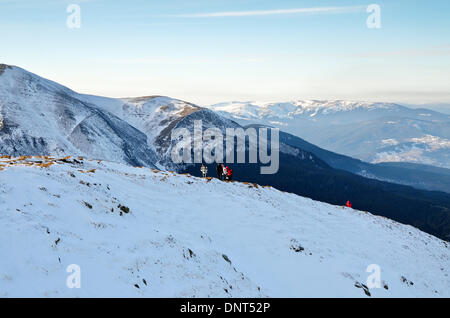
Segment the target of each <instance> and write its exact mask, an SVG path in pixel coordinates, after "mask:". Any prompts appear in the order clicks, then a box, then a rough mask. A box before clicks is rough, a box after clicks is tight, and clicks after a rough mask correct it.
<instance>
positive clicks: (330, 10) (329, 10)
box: [169, 6, 365, 18]
mask: <svg viewBox="0 0 450 318" xmlns="http://www.w3.org/2000/svg"><path fill="white" fill-rule="evenodd" d="M363 9H365V7H364V6H347V7H315V8H295V9H276V10H256V11H225V12H208V13H191V14H176V15H169V17H175V18H217V17H248V16H268V15H282V14H338V13H352V12H359V11H362V10H363Z"/></svg>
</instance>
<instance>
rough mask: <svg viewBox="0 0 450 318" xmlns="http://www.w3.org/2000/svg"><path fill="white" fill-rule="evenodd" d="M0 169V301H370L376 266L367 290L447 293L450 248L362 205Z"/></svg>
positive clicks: (123, 169) (86, 165) (113, 171)
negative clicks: (77, 279) (77, 283)
mask: <svg viewBox="0 0 450 318" xmlns="http://www.w3.org/2000/svg"><path fill="white" fill-rule="evenodd" d="M74 159H76V161H75V160H74ZM64 161H65V162H64ZM0 170H1V171H0V296H1V297H14V296H19V297H22V296H33V297H34V296H36V297H41V296H44V297H72V296H73V297H79V296H87V297H98V296H106V297H108V296H119V297H129V296H135V297H140V296H147V297H148V296H150V297H160V296H169V297H172V296H176V297H265V296H270V297H276V296H287V297H309V296H324V297H336V296H342V297H368V296H367V295H366V293H365V292H364V289H363V288H358V287H356V286H361V284H366V280H367V277H368V276H369V275H370V273H367V272H366V268H367V266H368V265H370V264H377V265H379V266H380V268H381V280H382V286H381V288H373V289H370V290H369V292H370V294H371V296H372V297H398V296H401V297H417V296H424V297H436V296H437V297H444V296H445V297H449V296H450V277H449V274H450V247H449V246H448V243H446V242H444V241H441V240H439V239H437V238H435V237H432V236H430V235H428V234H426V233H423V232H421V231H419V230H417V229H415V228H413V227H411V226H406V225H402V224H399V223H396V222H394V221H391V220H388V219H386V218H382V217H377V216H373V215H371V214H368V213H365V212H361V211H356V210H352V209H349V208H343V207H339V206H332V205H329V204H325V203H320V202H316V201H313V200H310V199H306V198H303V197H300V196H297V195H294V194H289V193H283V192H281V191H278V190H275V189H273V188H268V187H264V188H263V187H261V186H255V185H252V184H245V183H238V182H233V183H225V182H221V181H218V180H217V179H200V178H195V177H192V176H189V175H178V174H174V173H171V172H165V171H157V170H151V169H148V168H134V167H130V166H126V165H122V164H118V163H109V162H102V161H89V160H86V159H84V160H82V159H79V158H67V159H65V160H55V159H52V158H50V157H47V158H37V157H31V158H19V159H17V158H16V159H14V158H12V159H10V158H3V159H0ZM128 209H129V210H128ZM70 264H77V265H78V266H80V269H81V288H79V289H77V288H73V289H71V288H68V287H67V285H66V279H67V277H68V276H69V275H70V273H67V272H66V269H67V267H68V265H70ZM355 285H356V286H355Z"/></svg>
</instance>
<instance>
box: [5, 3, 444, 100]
mask: <svg viewBox="0 0 450 318" xmlns="http://www.w3.org/2000/svg"><path fill="white" fill-rule="evenodd" d="M70 3H76V4H79V5H80V7H81V28H80V29H69V28H67V26H66V19H67V17H68V15H69V14H68V13H67V12H66V8H67V6H68V4H70ZM372 3H376V4H379V5H380V7H381V26H382V27H381V29H369V28H367V26H366V19H367V17H368V16H369V14H368V13H366V10H365V9H366V7H367V6H368V5H369V4H372ZM317 8H319V11H317ZM304 9H306V10H304ZM279 10H285V11H279ZM0 21H1V22H0V37H1V49H0V62H1V63H7V64H13V65H17V66H21V67H23V68H26V69H27V70H29V71H31V72H34V73H37V74H39V75H41V76H44V77H47V78H50V79H52V80H55V81H57V82H60V83H62V84H64V85H67V86H69V87H70V88H72V89H74V90H76V91H79V92H84V93H90V94H99V95H106V96H111V97H125V96H140V95H155V94H160V95H168V96H171V97H176V98H181V99H185V100H189V101H191V102H195V103H198V104H200V105H204V104H207V103H215V102H220V101H230V100H258V101H280V100H290V99H308V98H314V99H335V98H338V99H352V100H379V101H395V102H405V103H425V102H446V103H449V102H450V1H448V0H433V1H425V0H422V1H421V0H417V1H413V0H409V1H405V0H399V1H396V0H389V1H385V0H383V1H374V0H372V1H350V0H340V1H327V0H315V1H312V0H310V1H293V0H278V1H274V0H272V1H265V0H240V1H237V0H190V1H186V0H165V1H153V0H145V1H144V0H137V1H132V0H129V1H106V0H84V1H65V0H42V1H34V0H0Z"/></svg>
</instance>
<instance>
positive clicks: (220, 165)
mask: <svg viewBox="0 0 450 318" xmlns="http://www.w3.org/2000/svg"><path fill="white" fill-rule="evenodd" d="M216 171H217V179H219V180H222V173H223V167H222V164H221V163H218V164H217V167H216Z"/></svg>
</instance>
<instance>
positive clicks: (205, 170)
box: [200, 165, 208, 178]
mask: <svg viewBox="0 0 450 318" xmlns="http://www.w3.org/2000/svg"><path fill="white" fill-rule="evenodd" d="M200 171H201V172H202V175H203V178H206V174H207V173H208V168H207V167H206V166H205V165H202V167H201V168H200Z"/></svg>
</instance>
